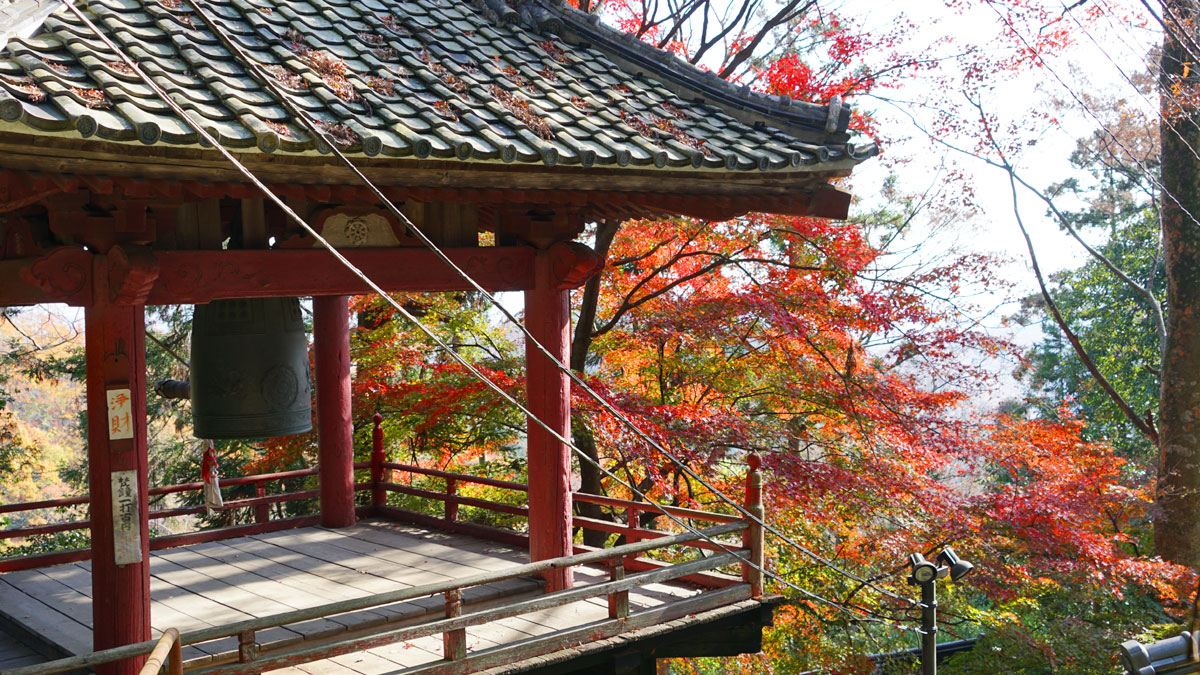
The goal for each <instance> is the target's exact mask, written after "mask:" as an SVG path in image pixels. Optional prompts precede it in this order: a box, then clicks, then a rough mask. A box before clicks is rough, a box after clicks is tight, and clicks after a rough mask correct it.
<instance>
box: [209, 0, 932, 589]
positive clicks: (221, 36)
mask: <svg viewBox="0 0 1200 675" xmlns="http://www.w3.org/2000/svg"><path fill="white" fill-rule="evenodd" d="M192 5H193V7H194V8H195V10H196V15H197V16H199V17H200V18H201V20H203V21H204V22H205V24H207V25H208V27H209V29H210V30H212V31H213V34H214V35H215V36H216V37H217V39H218V40H220V41H221V43H222V45H223V46H224V47H225V48H226V49H228V50H229V51H230V52H231V53H232V54H234V55H235V56H236V57H237V58H238V59H239V61H240V62H241V63H242V65H244V66H245V67H247V68H248V69H249V71H250V72H251V74H252V75H253V76H254V78H255V79H256V80H257V81H258V82H259V84H261V85H262V86H264V87H266V88H267V89H268V90H270V91H271V92H272V93H273V94H275V96H276V97H277V98H278V99H279V100H280V103H281V104H282V105H283V106H284V107H285V108H287V110H288V112H289V113H291V114H292V116H293V117H295V118H296V119H297V120H299V121H300V122H302V123H303V124H304V126H305V127H306V128H307V129H308V130H309V131H310V132H311V133H314V134H316V135H317V136H318V137H321V138H325V139H326V143H327V144H328V146H329V149H330V151H331V152H332V153H333V154H334V156H336V157H337V158H338V159H339V160H340V161H341V162H342V163H343V164H344V165H345V166H346V168H347V169H349V170H350V172H351V173H353V174H354V176H355V177H356V178H357V179H358V180H359V181H360V182H361V183H362V184H363V185H365V186H366V187H367V188H368V189H369V190H370V191H371V193H372V194H374V195H375V197H376V199H378V200H379V201H380V203H381V204H383V205H384V206H385V208H386V209H387V210H388V211H389V212H390V213H391V214H392V215H393V216H395V217H396V218H397V219H398V220H399V221H400V222H402V223H404V224H405V226H406V227H407V228H408V229H409V231H410V232H412V233H413V234H414V235H415V236H416V237H417V239H418V240H420V242H421V243H422V244H423V245H425V246H426V247H427V248H428V249H429V250H430V251H431V252H433V253H434V255H435V256H436V257H437V258H438V259H439V260H441V261H442V263H443V264H445V265H446V266H448V267H449V268H450V269H451V271H453V272H454V273H455V274H457V275H458V276H459V277H460V278H462V279H463V280H464V281H466V282H467V283H468V284H469V285H470V286H471V287H472V288H473V289H474V290H475V291H477V292H478V293H480V294H481V295H482V297H484V298H485V299H486V300H487V301H488V302H489V303H490V304H491V305H492V306H493V307H495V308H496V309H497V310H498V311H499V312H500V313H501V314H502V316H503V317H504V318H505V320H507V321H508V322H509V323H511V324H512V325H513V326H514V327H516V328H517V329H518V330H519V331H520V332H521V334H522V335H523V336H524V338H525V340H526V341H527V343H528V344H530V345H532V346H534V348H535V349H536V350H537V351H538V352H539V353H540V354H542V356H544V357H545V358H546V359H547V360H549V362H550V363H551V364H552V365H554V367H555V368H557V369H558V370H559V371H560V372H562V373H564V374H566V375H567V376H568V377H569V378H570V379H571V381H572V382H573V383H574V384H575V385H576V386H578V387H579V389H580V391H582V392H584V393H585V394H587V395H588V396H589V397H590V398H592V399H593V400H595V401H596V402H597V403H599V404H600V406H601V408H603V409H604V410H605V412H607V413H608V414H610V415H612V416H613V417H614V418H615V419H617V420H618V421H619V422H621V424H623V425H624V426H625V427H627V428H628V429H630V430H631V431H632V432H633V433H634V434H635V435H636V436H638V437H639V438H640V439H641V440H642V441H643V442H645V443H647V444H648V445H649V446H650V447H651V448H652V449H654V450H655V451H657V452H658V453H659V454H661V455H663V456H664V457H666V458H667V459H668V460H670V461H671V462H672V463H673V464H675V465H676V466H678V467H679V468H680V469H681V470H682V471H683V472H684V473H686V474H687V475H688V476H689V477H691V478H692V479H694V480H696V481H697V482H698V483H700V484H701V485H702V486H704V487H705V488H706V489H708V490H710V491H711V492H713V493H714V494H715V495H716V496H718V497H719V498H721V500H722V501H724V502H725V503H726V504H728V505H729V506H731V507H732V508H734V509H735V510H736V511H738V512H739V513H740V514H742V515H743V516H745V517H747V518H750V519H751V520H753V521H754V522H756V523H758V524H759V525H761V526H762V527H763V528H764V529H765V530H767V531H768V532H770V533H771V534H773V535H774V536H775V537H777V538H778V539H779V540H780V541H782V542H783V543H785V544H787V545H788V546H791V547H792V548H794V549H796V550H798V551H800V552H801V553H803V554H804V555H805V556H807V557H808V558H809V559H811V560H812V561H814V562H816V563H819V564H821V565H824V566H825V567H828V568H830V569H832V570H834V571H835V572H837V573H839V574H841V575H843V576H845V577H847V578H849V579H851V580H853V581H855V582H856V583H860V584H865V585H867V586H868V587H870V588H872V589H874V590H875V591H876V592H878V593H881V594H883V595H887V596H889V597H892V598H893V599H896V600H902V601H906V602H909V603H913V602H914V601H913V600H912V599H910V598H904V597H903V596H900V595H897V594H895V593H892V592H890V591H888V590H886V589H883V588H879V587H878V586H877V585H876V584H873V583H871V582H870V581H868V580H866V579H865V578H863V577H861V576H859V575H856V574H854V573H852V572H849V571H847V570H844V569H842V568H841V567H840V566H838V565H836V564H835V563H834V562H832V561H831V560H829V559H827V558H825V557H824V556H821V555H819V554H817V553H816V552H814V551H812V550H810V549H808V548H807V547H804V546H803V545H801V544H800V543H798V542H796V541H795V540H794V539H793V538H791V537H789V536H787V535H786V534H784V533H783V532H781V531H780V530H779V529H777V528H775V527H774V526H773V525H771V524H770V523H767V522H765V521H763V520H759V519H757V518H756V517H755V516H754V515H753V514H751V513H750V512H749V511H747V510H746V508H745V507H744V506H743V505H741V504H739V503H738V502H737V500H735V499H732V498H730V497H729V496H727V495H725V494H724V493H723V492H721V491H720V490H718V489H717V488H716V487H714V486H713V485H712V484H711V483H710V482H709V481H708V480H706V479H705V478H704V477H703V476H701V475H699V474H698V473H696V472H695V471H693V470H692V469H691V468H690V467H689V466H687V464H686V463H685V462H684V461H683V460H681V459H679V458H678V457H676V456H675V455H674V454H673V453H671V452H670V451H668V450H667V449H666V448H664V447H663V446H662V445H661V444H660V443H658V442H657V441H655V440H654V439H653V438H651V437H650V436H649V435H647V434H646V433H645V432H643V431H642V430H641V429H640V428H639V427H638V426H637V425H636V424H635V423H634V422H633V421H632V420H630V419H629V418H628V416H626V415H625V414H624V413H623V412H621V411H620V410H619V409H618V408H616V407H615V406H614V405H613V404H612V403H610V402H609V401H608V400H607V399H605V398H604V397H602V396H601V395H600V394H599V393H597V392H596V391H595V390H594V389H592V387H591V386H589V385H588V384H587V382H586V381H584V380H583V379H582V378H581V377H580V376H579V375H578V374H577V373H576V372H575V371H574V370H572V369H571V368H570V367H569V366H568V365H566V364H564V363H563V362H562V361H561V360H560V359H559V358H558V357H557V356H555V355H554V354H552V353H551V352H550V351H549V350H548V349H546V347H545V346H544V345H542V344H541V342H539V341H538V340H537V338H535V337H534V336H533V335H532V333H530V332H529V330H528V328H526V327H525V326H524V324H523V323H522V322H521V321H519V320H518V319H517V317H516V316H514V315H513V314H512V312H511V311H509V310H508V308H507V307H505V306H504V305H503V304H502V303H500V302H499V301H498V300H497V299H496V298H495V296H494V295H492V294H491V293H490V292H488V291H487V290H486V289H485V288H483V286H481V285H480V284H479V283H478V282H476V281H475V280H474V279H473V278H472V277H471V276H470V275H469V274H467V272H466V271H464V270H463V269H462V268H461V267H459V266H458V265H457V264H456V263H455V262H454V261H453V260H451V259H450V257H449V256H447V255H446V253H445V252H444V251H442V250H441V248H439V247H438V246H437V244H436V243H434V242H433V240H431V239H430V238H429V237H428V236H427V235H426V234H425V233H424V232H422V231H421V229H420V228H419V227H417V226H416V224H415V223H413V222H412V220H411V219H410V218H409V217H408V216H407V215H406V214H405V213H404V212H403V211H401V210H400V209H399V208H397V207H396V205H395V204H394V203H393V202H392V201H391V199H389V198H388V197H387V195H385V194H384V193H383V191H382V190H380V189H379V187H378V186H377V185H375V184H374V182H372V181H371V180H370V179H369V178H367V176H366V175H365V174H363V173H362V171H361V170H359V168H358V167H357V166H356V165H355V164H354V163H353V162H352V161H351V160H350V159H349V158H348V157H346V155H345V154H343V153H342V151H341V150H340V149H339V148H338V147H337V146H338V144H337V143H336V142H334V141H333V139H332V138H330V137H328V132H326V130H325V129H323V128H321V127H320V126H318V125H317V124H316V123H315V122H314V121H313V120H312V119H311V118H310V117H309V115H308V114H307V113H306V112H305V111H304V110H303V109H302V108H300V107H299V106H297V105H295V103H294V102H293V101H292V100H291V98H290V96H289V95H288V93H287V92H286V91H284V90H283V89H282V88H281V87H279V86H278V85H277V84H276V83H275V81H274V79H273V78H272V77H271V76H270V74H268V73H266V72H264V70H263V67H262V66H261V65H260V64H259V63H258V62H256V61H255V60H253V59H252V58H251V57H250V56H249V55H248V54H247V53H246V52H245V50H244V49H242V47H241V46H240V45H238V44H237V43H236V42H235V41H234V40H232V39H231V38H230V37H229V36H228V35H227V34H226V33H225V32H224V31H223V30H222V29H221V27H220V26H219V25H218V24H217V23H216V22H215V21H214V20H213V18H212V17H211V16H210V15H209V14H208V12H207V10H205V9H204V8H203V7H202V6H201V4H200V2H199V0H193V2H192ZM344 264H347V265H349V262H348V261H344ZM571 448H572V450H574V451H575V452H576V453H577V454H580V453H582V451H581V450H579V449H578V448H575V447H574V445H571ZM589 460H590V457H589Z"/></svg>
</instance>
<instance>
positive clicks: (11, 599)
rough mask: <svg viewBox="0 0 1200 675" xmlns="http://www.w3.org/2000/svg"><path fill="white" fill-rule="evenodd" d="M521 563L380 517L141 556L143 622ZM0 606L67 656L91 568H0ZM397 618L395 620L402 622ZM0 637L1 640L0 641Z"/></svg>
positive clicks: (401, 663) (436, 650)
mask: <svg viewBox="0 0 1200 675" xmlns="http://www.w3.org/2000/svg"><path fill="white" fill-rule="evenodd" d="M525 562H528V552H527V551H525V550H523V549H518V548H515V547H511V546H506V545H503V544H498V543H496V542H491V541H486V540H482V539H476V538H474V537H468V536H465V535H459V534H452V533H447V532H441V531H433V530H428V529H424V528H420V527H415V526H410V525H405V524H398V523H392V522H387V521H378V520H376V521H364V522H362V523H360V524H358V525H356V526H354V527H351V528H345V529H338V530H330V529H325V528H320V527H309V528H301V529H296V530H287V531H282V532H273V533H268V534H261V535H255V536H250V537H239V538H236V539H228V540H225V541H220V542H211V543H205V544H196V545H192V546H184V547H180V548H174V549H166V550H162V551H155V552H154V553H152V555H151V561H150V573H151V579H150V594H151V624H152V627H153V629H154V632H155V634H156V635H157V634H158V633H159V632H161V631H162V630H164V629H166V628H168V627H175V628H178V629H180V630H181V631H188V630H194V629H197V628H203V627H206V626H214V625H219V624H224V623H229V622H232V621H238V620H241V619H247V618H251V617H259V616H267V615H270V614H277V613H279V612H285V611H289V610H293V609H301V608H306V607H312V606H316V605H321V604H325V603H329V602H334V601H337V600H345V599H349V598H354V597H361V596H364V595H369V594H373V593H382V592H386V591H393V590H398V589H401V588H407V587H411V586H415V585H419V584H427V583H435V582H439V581H447V580H451V579H455V578H461V577H466V576H471V575H476V574H480V573H483V572H494V571H499V570H501V569H504V568H506V567H512V566H515V565H520V564H523V563H525ZM607 578H608V577H607V572H605V571H603V570H600V569H593V568H584V569H581V570H577V572H576V579H577V584H589V583H598V582H601V581H605V580H607ZM538 592H540V585H539V584H538V583H537V582H535V581H533V580H529V579H512V580H508V581H502V582H498V583H495V584H490V585H488V586H483V587H476V588H472V589H468V590H467V591H465V592H464V594H463V595H464V602H467V603H472V602H478V603H486V602H497V601H500V600H501V599H503V598H512V597H515V596H518V595H527V594H533V593H538ZM692 593H693V591H690V590H688V589H685V588H683V587H677V586H671V585H664V584H652V585H650V586H648V587H646V588H645V589H640V590H638V591H635V592H632V593H631V594H630V604H631V607H632V608H633V609H634V610H635V611H636V609H637V608H644V607H653V606H657V605H660V604H662V603H664V602H669V601H672V600H677V599H679V598H680V597H686V596H688V595H691V594H692ZM441 611H442V598H441V597H440V596H439V597H436V598H421V599H418V600H415V601H412V602H407V603H397V604H394V605H389V606H384V607H375V608H371V609H369V610H362V611H358V612H353V613H348V614H342V615H338V616H336V617H331V618H329V619H318V620H314V621H307V622H303V623H299V624H293V625H289V626H285V627H281V628H275V629H271V630H268V631H262V632H260V633H259V634H258V640H259V642H260V643H263V644H266V643H270V642H275V641H280V640H300V639H304V638H305V637H316V636H320V635H325V634H331V633H336V632H341V631H344V630H346V629H348V628H354V627H356V626H358V625H360V624H362V623H364V622H375V623H378V622H381V621H384V620H388V619H389V618H390V619H391V620H397V619H400V618H408V617H412V616H420V615H425V614H436V615H440V613H441ZM0 613H3V614H5V615H6V616H7V618H8V619H9V620H11V621H16V622H18V623H20V624H22V625H23V626H24V627H25V628H26V629H27V630H28V631H30V632H32V633H34V634H37V635H41V636H42V637H43V638H44V639H46V640H47V641H48V642H50V643H52V644H53V645H54V646H55V647H57V648H59V649H61V650H63V651H64V652H69V653H75V654H79V653H85V652H88V651H91V641H92V630H91V625H92V617H91V571H90V565H89V563H87V562H81V563H75V564H67V565H58V566H54V567H47V568H42V569H37V570H25V571H21V572H10V573H7V574H3V575H0ZM397 615H404V616H403V617H401V616H397ZM607 616H608V612H607V604H606V601H605V599H604V598H603V597H601V598H594V599H592V600H589V601H583V602H576V603H572V604H570V605H565V606H563V607H557V608H555V609H553V610H545V611H541V612H534V613H530V614H526V615H523V616H520V617H514V618H510V619H504V620H501V621H496V622H494V623H491V624H487V625H484V626H480V627H477V628H472V629H468V631H467V643H468V644H467V648H468V650H475V649H482V648H487V647H493V646H496V645H500V644H507V643H512V642H517V641H521V640H525V639H529V638H532V637H534V636H538V635H545V634H547V633H551V632H554V631H557V630H562V629H565V628H574V627H578V626H581V625H584V624H587V623H591V622H597V621H602V620H604V619H606V618H607ZM0 639H2V638H0ZM236 648H237V645H236V641H235V639H234V638H226V639H224V640H220V641H216V642H211V643H205V644H203V645H198V646H189V647H186V648H185V650H184V658H185V659H197V660H205V659H207V658H208V657H209V655H213V654H220V653H224V652H228V651H233V650H236ZM441 652H442V645H441V637H440V635H439V636H430V637H427V638H420V639H417V640H412V641H409V642H405V643H398V644H393V645H389V646H387V647H381V648H376V649H371V650H368V651H366V652H361V653H357V654H348V655H345V656H341V657H337V658H333V659H328V660H325V661H319V662H314V663H310V664H305V665H302V666H298V667H296V668H289V669H286V670H285V671H277V672H280V673H283V674H285V675H286V674H287V673H289V672H290V673H291V675H302V674H303V673H308V674H309V675H320V674H326V673H330V674H337V673H341V674H355V673H357V674H359V675H374V674H376V673H389V672H397V671H400V670H403V669H405V668H408V667H411V666H417V665H420V664H425V663H430V662H433V661H437V660H439V659H440V658H441Z"/></svg>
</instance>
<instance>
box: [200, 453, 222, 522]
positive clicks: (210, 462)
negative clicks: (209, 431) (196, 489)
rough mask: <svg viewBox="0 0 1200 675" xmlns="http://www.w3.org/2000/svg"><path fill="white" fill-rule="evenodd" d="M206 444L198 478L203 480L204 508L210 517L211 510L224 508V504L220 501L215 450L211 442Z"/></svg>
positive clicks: (219, 474)
mask: <svg viewBox="0 0 1200 675" xmlns="http://www.w3.org/2000/svg"><path fill="white" fill-rule="evenodd" d="M206 443H208V447H207V448H206V449H205V450H204V461H203V462H202V463H201V464H200V477H201V478H202V479H203V480H204V506H205V507H207V509H208V515H210V516H211V515H212V514H213V509H219V508H221V507H223V506H225V502H224V501H223V500H222V499H221V472H220V468H219V467H218V466H217V449H216V448H215V447H213V442H212V441H206Z"/></svg>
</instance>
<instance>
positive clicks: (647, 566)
mask: <svg viewBox="0 0 1200 675" xmlns="http://www.w3.org/2000/svg"><path fill="white" fill-rule="evenodd" d="M602 550H604V549H600V548H595V547H593V546H584V545H583V544H576V545H575V547H574V554H575V555H578V554H580V553H591V552H593V551H602ZM624 564H625V571H626V572H652V571H654V570H660V569H662V568H664V567H670V566H671V565H672V563H669V562H662V561H660V560H651V559H650V558H637V557H634V556H626V557H625V560H624ZM679 580H680V581H687V582H689V583H693V584H696V585H698V586H703V587H705V588H729V587H730V586H738V585H740V584H742V583H744V582H743V581H742V580H741V579H739V578H738V577H733V576H729V575H728V574H721V573H719V572H697V573H695V574H688V575H684V576H682V577H679Z"/></svg>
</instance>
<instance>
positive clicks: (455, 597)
mask: <svg viewBox="0 0 1200 675" xmlns="http://www.w3.org/2000/svg"><path fill="white" fill-rule="evenodd" d="M445 595H446V618H447V619H453V618H456V617H460V616H462V593H461V592H460V591H459V590H458V589H457V588H455V589H451V590H449V591H446V593H445ZM442 648H443V650H444V651H445V655H446V660H447V661H461V660H463V659H465V658H467V629H465V628H456V629H454V630H448V631H446V632H444V633H442Z"/></svg>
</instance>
